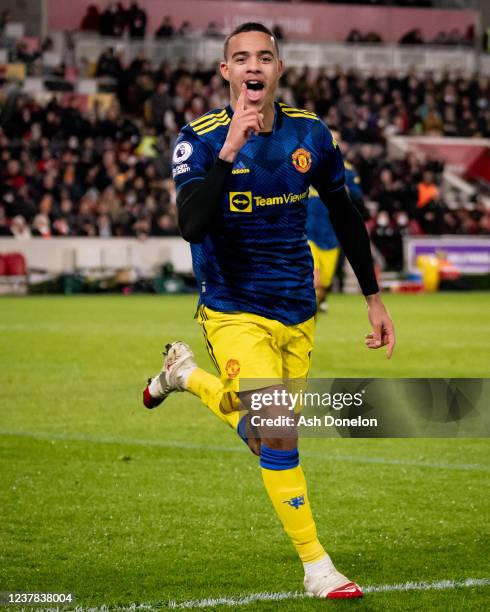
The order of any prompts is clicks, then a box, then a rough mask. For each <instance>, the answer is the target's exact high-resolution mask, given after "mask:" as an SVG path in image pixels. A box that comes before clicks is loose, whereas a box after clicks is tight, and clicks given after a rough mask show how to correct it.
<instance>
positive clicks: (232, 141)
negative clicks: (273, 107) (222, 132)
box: [219, 83, 264, 162]
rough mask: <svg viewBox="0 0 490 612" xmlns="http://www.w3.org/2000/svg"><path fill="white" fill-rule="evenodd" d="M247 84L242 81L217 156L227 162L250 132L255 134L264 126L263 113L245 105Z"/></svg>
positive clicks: (233, 157) (235, 153)
mask: <svg viewBox="0 0 490 612" xmlns="http://www.w3.org/2000/svg"><path fill="white" fill-rule="evenodd" d="M246 99H247V86H246V85H245V83H242V88H241V90H240V95H239V96H238V100H237V103H236V108H235V112H234V113H233V119H232V120H231V123H230V127H229V129H228V134H227V136H226V140H225V142H224V144H223V147H222V149H221V151H220V154H219V157H220V159H223V160H225V161H228V162H233V161H234V160H235V157H236V156H237V154H238V151H240V149H241V148H242V147H243V145H244V144H245V143H246V142H247V140H248V138H249V137H250V135H251V134H254V133H255V134H256V133H258V132H260V130H261V129H262V128H263V127H264V115H263V114H262V113H259V112H258V111H257V110H256V109H254V108H247V107H246Z"/></svg>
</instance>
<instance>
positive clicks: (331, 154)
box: [311, 121, 345, 193]
mask: <svg viewBox="0 0 490 612" xmlns="http://www.w3.org/2000/svg"><path fill="white" fill-rule="evenodd" d="M315 128H316V129H315V131H316V134H315V136H316V139H315V145H316V147H318V158H319V161H318V166H317V168H316V169H315V172H314V174H313V177H312V181H311V184H312V185H313V187H315V189H316V190H317V191H319V192H320V193H328V192H330V191H337V190H338V189H341V188H342V187H343V186H344V184H345V169H344V160H343V158H342V153H341V152H340V147H339V145H338V143H337V141H336V140H334V138H333V136H332V134H331V133H330V130H329V129H328V127H327V126H326V125H325V124H324V123H323V122H322V121H318V122H317V123H316V126H315Z"/></svg>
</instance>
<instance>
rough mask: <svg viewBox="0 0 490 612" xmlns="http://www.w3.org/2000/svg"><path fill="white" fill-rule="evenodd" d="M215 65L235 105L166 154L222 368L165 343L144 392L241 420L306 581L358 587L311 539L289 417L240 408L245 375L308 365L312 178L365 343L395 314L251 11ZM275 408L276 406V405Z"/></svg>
mask: <svg viewBox="0 0 490 612" xmlns="http://www.w3.org/2000/svg"><path fill="white" fill-rule="evenodd" d="M220 69H221V74H222V75H223V77H224V78H225V79H226V80H227V81H228V82H229V84H230V106H228V107H226V108H224V109H218V110H213V111H210V112H209V113H207V114H205V115H204V116H203V117H201V118H199V119H196V120H195V121H192V122H191V123H190V124H188V125H187V126H185V127H184V128H183V129H182V131H181V133H180V135H179V137H178V139H177V142H176V145H175V151H174V156H173V175H174V179H175V182H176V185H177V190H178V195H177V204H178V211H179V225H180V230H181V233H182V236H183V237H184V238H185V239H186V240H188V241H189V242H190V243H191V249H192V257H193V265H194V271H195V274H196V277H197V281H198V285H199V288H200V298H199V307H198V312H197V318H198V321H199V323H200V325H201V327H202V330H203V334H204V339H205V342H206V346H207V349H208V352H209V354H210V356H211V359H212V361H213V363H214V365H215V366H216V369H217V370H218V372H219V375H220V377H219V378H218V377H217V376H213V375H211V374H209V373H207V372H206V371H204V370H202V369H201V368H199V367H197V365H196V363H195V361H194V356H193V354H192V352H191V350H190V348H189V347H188V346H187V345H186V344H184V343H182V342H173V343H171V344H168V345H167V347H166V349H167V352H166V355H165V359H164V365H163V369H162V371H161V372H160V373H159V374H158V375H157V376H155V377H154V378H152V379H150V380H149V384H148V386H147V388H146V389H145V391H144V393H143V400H144V404H145V406H146V407H147V408H153V407H155V406H157V405H159V404H160V403H161V402H162V401H163V400H164V399H165V398H166V397H167V396H168V395H169V394H170V393H172V392H173V391H189V392H190V393H193V394H194V395H196V396H198V397H199V398H200V399H201V400H202V401H203V403H204V404H205V405H206V406H208V407H209V408H210V409H211V410H212V411H213V412H214V413H215V414H216V415H217V416H218V417H219V418H220V419H221V420H223V421H224V422H226V423H227V424H228V425H230V426H231V427H233V428H234V429H236V430H237V432H238V434H239V435H240V436H241V437H242V438H243V440H244V441H245V442H246V443H247V444H248V445H249V447H250V449H251V450H252V452H254V453H255V454H257V455H259V456H260V466H261V471H262V477H263V481H264V485H265V488H266V490H267V493H268V495H269V497H270V499H271V502H272V505H273V506H274V509H275V511H276V513H277V515H278V516H279V519H280V520H281V522H282V524H283V526H284V529H285V531H286V533H287V534H288V536H289V537H290V539H291V541H292V543H293V545H294V546H295V548H296V550H297V552H298V555H299V557H300V559H301V561H302V562H303V564H304V570H305V580H304V584H305V588H306V591H307V593H309V594H311V595H315V596H318V597H327V598H332V599H334V598H353V597H361V596H362V592H361V590H360V588H359V587H358V585H357V584H356V583H354V582H351V581H350V580H349V579H348V578H346V577H345V576H343V575H342V574H341V573H340V572H338V571H337V570H336V568H335V567H334V565H333V563H332V560H331V559H330V557H329V555H328V554H327V553H326V552H325V550H324V549H323V547H322V545H321V543H320V542H319V540H318V538H317V533H316V526H315V523H314V520H313V516H312V512H311V508H310V503H309V499H308V493H307V488H306V481H305V477H304V474H303V471H302V468H301V466H300V464H299V454H298V449H297V436H296V435H295V431H294V427H293V430H291V428H290V429H288V428H287V427H284V429H282V430H281V431H276V432H274V433H272V434H271V433H270V430H267V429H264V430H261V429H260V428H259V429H258V430H254V429H253V428H252V427H251V426H250V420H249V416H248V413H247V409H248V408H249V407H250V398H251V395H252V394H251V392H250V389H249V390H248V391H246V390H244V388H243V383H244V382H245V381H247V380H250V379H264V378H266V379H273V380H274V379H275V380H276V381H278V384H277V385H276V386H275V387H272V388H278V387H280V386H281V382H280V381H283V380H284V379H306V377H307V374H308V369H309V365H310V355H311V351H312V348H313V334H314V321H315V319H314V315H315V311H316V304H315V291H314V288H313V265H312V257H311V253H310V250H309V246H308V242H307V239H306V234H305V223H306V205H307V199H308V190H309V187H310V185H313V187H314V188H315V189H316V190H317V191H318V194H319V196H320V198H321V199H322V201H323V202H324V203H325V204H326V205H328V208H329V212H330V218H331V221H332V225H333V227H334V229H335V232H336V234H337V237H338V239H339V242H340V244H341V245H342V247H343V249H344V250H345V253H346V256H347V257H348V259H349V261H350V263H351V265H352V267H353V269H354V272H355V273H356V275H357V278H358V280H359V283H360V286H361V289H362V291H363V293H364V295H365V296H366V301H367V305H368V316H369V320H370V322H371V325H372V328H373V329H372V332H371V333H370V334H368V335H367V337H366V345H367V346H368V347H369V348H373V349H375V348H379V347H381V346H387V354H388V357H390V356H391V353H392V351H393V348H394V344H395V337H394V330H393V324H392V322H391V320H390V317H389V315H388V313H387V312H386V310H385V308H384V306H383V304H382V302H381V299H380V297H379V294H378V285H377V283H376V279H375V275H374V271H373V266H372V260H371V253H370V249H369V239H368V236H367V233H366V230H365V227H364V224H363V223H362V220H361V218H360V216H359V214H358V212H357V210H356V209H355V208H354V206H353V205H352V203H351V201H350V199H349V196H348V194H347V192H346V190H345V188H344V164H343V161H342V155H341V153H340V151H339V148H338V146H337V145H336V143H335V141H333V139H332V137H331V134H330V132H329V131H328V129H327V127H326V126H325V125H324V124H323V123H322V122H321V121H320V119H319V118H318V117H317V115H315V114H314V113H311V112H307V111H303V110H299V109H296V108H292V107H289V106H286V105H284V104H278V103H276V102H275V101H274V98H275V92H276V88H277V84H278V80H279V78H280V76H281V74H282V61H281V60H280V59H279V55H278V47H277V41H276V40H275V39H274V37H273V35H272V34H271V32H270V31H269V30H268V29H267V28H266V27H264V26H263V25H261V24H257V23H246V24H244V25H242V26H240V27H238V28H237V29H236V30H234V31H233V32H232V34H230V36H229V37H228V38H227V40H226V42H225V48H224V60H223V61H222V62H221V65H220ZM240 381H242V388H241V389H240ZM259 391H260V392H261V393H263V392H266V391H268V392H270V391H271V387H268V388H267V389H264V388H262V389H259ZM253 395H254V396H255V397H256V395H257V389H255V393H253ZM278 409H279V407H278V406H271V407H270V409H269V410H270V414H272V415H274V414H277V413H278V412H277V411H278Z"/></svg>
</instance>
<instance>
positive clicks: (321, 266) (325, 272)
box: [308, 240, 339, 287]
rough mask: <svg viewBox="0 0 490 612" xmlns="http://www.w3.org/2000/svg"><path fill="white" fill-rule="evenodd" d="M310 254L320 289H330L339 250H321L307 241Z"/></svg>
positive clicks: (336, 248)
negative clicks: (316, 271)
mask: <svg viewBox="0 0 490 612" xmlns="http://www.w3.org/2000/svg"><path fill="white" fill-rule="evenodd" d="M308 243H309V245H310V249H311V254H312V255H313V268H314V269H315V270H318V282H319V283H320V287H330V285H331V284H332V279H333V275H334V274H335V267H336V266H337V259H338V258H339V248H338V247H335V249H321V248H320V247H319V246H317V245H316V244H315V243H314V242H311V240H308Z"/></svg>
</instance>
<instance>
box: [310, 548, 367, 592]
mask: <svg viewBox="0 0 490 612" xmlns="http://www.w3.org/2000/svg"><path fill="white" fill-rule="evenodd" d="M304 566H305V580H304V585H305V590H306V594H307V595H311V596H313V597H320V598H326V599H354V598H357V597H362V595H363V593H362V591H361V589H360V587H359V585H358V584H356V583H355V582H352V581H351V580H349V579H348V578H347V577H346V576H344V575H343V574H341V573H340V572H338V571H337V570H336V569H335V566H334V564H333V563H332V561H331V559H330V557H329V556H328V555H326V557H324V559H322V560H321V561H317V562H315V563H305V564H304Z"/></svg>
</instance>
